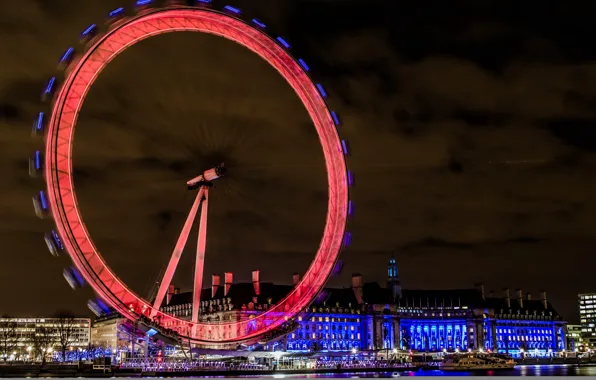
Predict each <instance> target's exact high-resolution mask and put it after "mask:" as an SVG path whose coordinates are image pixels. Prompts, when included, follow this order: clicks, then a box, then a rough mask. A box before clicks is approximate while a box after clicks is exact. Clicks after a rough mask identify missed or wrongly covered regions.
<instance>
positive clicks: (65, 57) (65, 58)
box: [58, 47, 75, 69]
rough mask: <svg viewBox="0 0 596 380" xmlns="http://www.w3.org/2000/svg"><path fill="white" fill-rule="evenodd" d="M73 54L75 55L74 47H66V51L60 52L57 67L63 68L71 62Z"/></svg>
mask: <svg viewBox="0 0 596 380" xmlns="http://www.w3.org/2000/svg"><path fill="white" fill-rule="evenodd" d="M74 55H75V49H74V48H72V47H69V48H68V49H66V51H65V52H64V54H62V57H61V58H60V62H59V63H58V68H59V69H64V68H66V67H67V66H68V65H70V63H71V62H72V60H73V58H74Z"/></svg>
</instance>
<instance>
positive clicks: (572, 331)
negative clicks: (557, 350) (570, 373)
mask: <svg viewBox="0 0 596 380" xmlns="http://www.w3.org/2000/svg"><path fill="white" fill-rule="evenodd" d="M583 346H584V340H583V338H582V326H581V325H567V350H569V351H579V350H580V349H581V348H583Z"/></svg>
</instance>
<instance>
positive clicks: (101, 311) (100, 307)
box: [87, 298, 110, 317]
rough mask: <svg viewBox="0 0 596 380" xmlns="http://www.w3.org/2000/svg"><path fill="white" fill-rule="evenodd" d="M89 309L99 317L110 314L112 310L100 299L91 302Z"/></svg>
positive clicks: (88, 304) (88, 303) (88, 305)
mask: <svg viewBox="0 0 596 380" xmlns="http://www.w3.org/2000/svg"><path fill="white" fill-rule="evenodd" d="M87 307H88V308H89V309H90V310H91V311H92V312H93V314H95V315H96V316H98V317H101V316H103V315H106V314H109V313H110V308H109V307H108V306H107V305H106V304H105V303H104V302H103V301H102V300H100V299H99V298H97V299H95V300H89V302H87Z"/></svg>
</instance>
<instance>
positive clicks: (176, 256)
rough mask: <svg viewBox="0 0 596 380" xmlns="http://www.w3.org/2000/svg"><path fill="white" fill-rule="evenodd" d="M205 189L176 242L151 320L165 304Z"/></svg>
mask: <svg viewBox="0 0 596 380" xmlns="http://www.w3.org/2000/svg"><path fill="white" fill-rule="evenodd" d="M203 191H204V190H203V189H200V190H199V193H198V194H197V197H196V198H195V201H194V202H193V204H192V207H191V209H190V212H189V213H188V217H187V218H186V221H185V222H184V226H183V227H182V232H181V233H180V236H179V237H178V241H177V242H176V246H175V247H174V252H173V253H172V256H171V257H170V262H169V263H168V267H167V268H166V272H165V273H164V276H163V279H162V280H161V282H160V283H159V290H158V291H157V296H156V297H155V301H154V303H153V310H152V311H151V318H153V317H155V314H156V313H157V311H158V310H159V308H160V307H161V305H162V303H163V299H164V297H165V295H166V293H167V291H168V288H169V287H170V284H171V283H172V279H173V278H174V273H175V272H176V268H177V267H178V263H179V262H180V257H181V256H182V251H183V250H184V247H185V246H186V242H187V241H188V235H190V230H191V228H192V224H193V222H194V220H195V218H196V217H197V211H198V209H199V205H200V204H201V199H202V198H203Z"/></svg>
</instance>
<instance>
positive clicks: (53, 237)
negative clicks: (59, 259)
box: [44, 231, 64, 256]
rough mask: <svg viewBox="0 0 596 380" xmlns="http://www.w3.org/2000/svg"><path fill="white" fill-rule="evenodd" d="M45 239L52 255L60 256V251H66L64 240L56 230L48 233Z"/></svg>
mask: <svg viewBox="0 0 596 380" xmlns="http://www.w3.org/2000/svg"><path fill="white" fill-rule="evenodd" d="M44 240H45V242H46V245H47V246H48V249H49V251H50V253H51V254H52V256H60V253H61V252H63V251H64V246H63V245H62V241H61V240H60V237H58V234H57V233H56V231H52V232H51V233H46V234H45V236H44Z"/></svg>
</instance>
